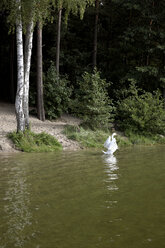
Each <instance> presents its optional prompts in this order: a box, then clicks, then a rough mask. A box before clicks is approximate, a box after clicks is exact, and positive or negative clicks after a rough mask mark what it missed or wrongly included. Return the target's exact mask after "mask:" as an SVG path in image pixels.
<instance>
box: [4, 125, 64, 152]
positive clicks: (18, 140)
mask: <svg viewBox="0 0 165 248" xmlns="http://www.w3.org/2000/svg"><path fill="white" fill-rule="evenodd" d="M8 137H9V138H10V139H11V140H12V142H13V143H14V145H15V147H16V148H17V149H18V150H20V151H23V152H52V151H57V150H62V145H61V144H60V143H59V142H58V141H57V140H56V139H55V138H54V137H53V136H51V135H49V134H47V133H44V132H42V133H40V134H36V133H33V132H31V131H28V130H27V131H26V132H25V133H21V132H20V133H17V132H12V133H10V134H9V135H8Z"/></svg>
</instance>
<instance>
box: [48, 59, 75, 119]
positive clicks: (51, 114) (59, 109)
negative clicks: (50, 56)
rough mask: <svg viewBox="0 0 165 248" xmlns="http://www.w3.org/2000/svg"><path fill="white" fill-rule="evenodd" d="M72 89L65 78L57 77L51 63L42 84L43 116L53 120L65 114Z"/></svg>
mask: <svg viewBox="0 0 165 248" xmlns="http://www.w3.org/2000/svg"><path fill="white" fill-rule="evenodd" d="M71 93H72V89H71V87H70V86H69V81H68V80H67V78H65V77H59V76H58V75H57V73H56V70H55V66H54V65H53V63H52V64H51V66H50V67H49V69H48V72H47V75H46V78H45V82H44V102H45V114H46V116H47V118H49V119H55V118H57V117H59V116H61V114H62V113H63V112H67V111H68V108H69V105H70V96H71Z"/></svg>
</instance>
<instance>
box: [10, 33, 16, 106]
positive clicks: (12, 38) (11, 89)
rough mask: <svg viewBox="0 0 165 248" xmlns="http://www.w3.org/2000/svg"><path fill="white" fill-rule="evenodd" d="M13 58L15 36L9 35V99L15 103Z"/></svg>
mask: <svg viewBox="0 0 165 248" xmlns="http://www.w3.org/2000/svg"><path fill="white" fill-rule="evenodd" d="M14 58H15V35H13V34H12V35H11V41H10V98H11V102H12V103H14V102H15V85H14Z"/></svg>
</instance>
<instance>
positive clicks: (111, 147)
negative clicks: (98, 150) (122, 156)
mask: <svg viewBox="0 0 165 248" xmlns="http://www.w3.org/2000/svg"><path fill="white" fill-rule="evenodd" d="M116 135H117V134H116V133H113V134H112V136H109V137H108V139H107V140H106V141H105V143H104V147H105V148H107V151H106V152H104V151H103V153H104V154H109V155H113V153H114V152H115V151H116V150H117V149H118V145H117V143H116V139H115V137H114V136H116Z"/></svg>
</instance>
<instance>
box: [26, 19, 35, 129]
mask: <svg viewBox="0 0 165 248" xmlns="http://www.w3.org/2000/svg"><path fill="white" fill-rule="evenodd" d="M32 18H33V17H32ZM33 26H34V23H33V19H31V21H30V22H29V24H28V26H27V31H26V37H25V60H24V69H25V75H24V76H25V82H24V103H23V108H24V115H25V128H27V129H29V128H30V127H29V76H30V66H31V54H32V42H33Z"/></svg>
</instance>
